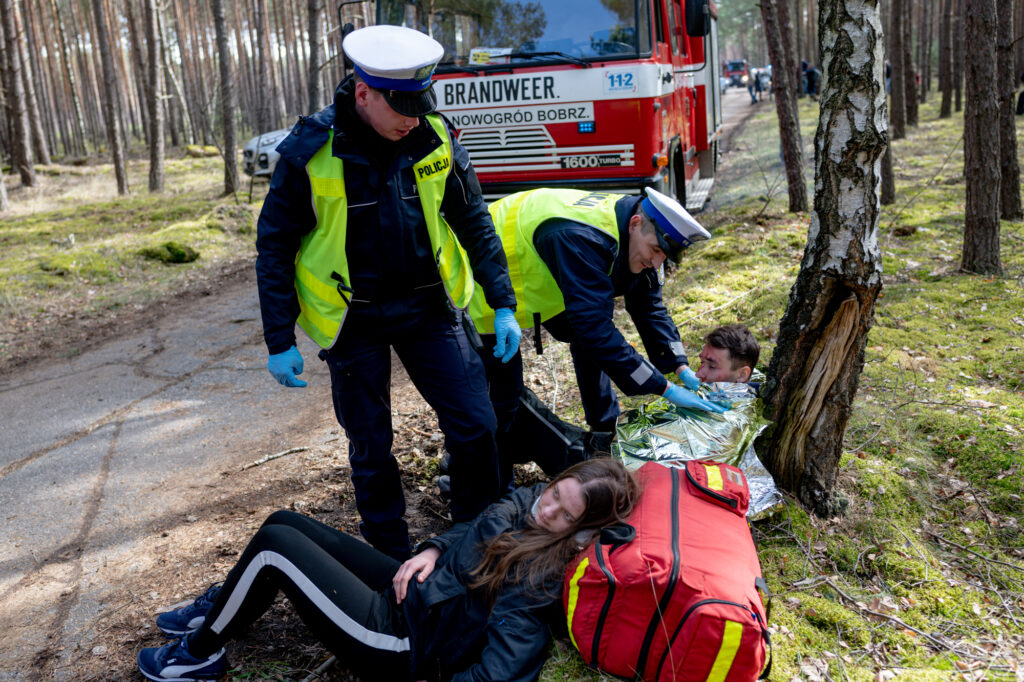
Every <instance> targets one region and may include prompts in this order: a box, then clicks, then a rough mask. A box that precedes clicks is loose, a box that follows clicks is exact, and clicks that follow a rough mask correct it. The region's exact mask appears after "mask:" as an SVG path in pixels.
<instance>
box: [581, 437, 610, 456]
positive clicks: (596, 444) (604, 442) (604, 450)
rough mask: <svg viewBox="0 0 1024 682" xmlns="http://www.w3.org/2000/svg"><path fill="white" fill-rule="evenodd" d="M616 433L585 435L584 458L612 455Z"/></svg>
mask: <svg viewBox="0 0 1024 682" xmlns="http://www.w3.org/2000/svg"><path fill="white" fill-rule="evenodd" d="M614 441H615V432H614V431H587V432H586V433H585V434H583V446H584V457H585V458H586V459H590V458H591V457H607V456H608V455H610V454H611V453H612V443H613V442H614Z"/></svg>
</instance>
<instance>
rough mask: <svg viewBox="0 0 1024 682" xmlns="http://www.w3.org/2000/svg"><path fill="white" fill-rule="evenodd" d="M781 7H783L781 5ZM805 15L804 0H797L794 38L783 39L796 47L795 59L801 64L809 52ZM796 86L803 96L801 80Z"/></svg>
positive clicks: (784, 1) (781, 0)
mask: <svg viewBox="0 0 1024 682" xmlns="http://www.w3.org/2000/svg"><path fill="white" fill-rule="evenodd" d="M776 2H779V3H782V4H786V3H787V2H788V0H776ZM786 6H787V7H788V5H786ZM779 9H782V6H781V5H780V7H779ZM803 16H804V6H803V0H796V2H795V6H794V7H793V20H794V24H795V25H794V27H793V33H792V35H793V40H792V41H789V40H788V39H785V38H784V39H783V42H784V43H786V44H787V45H788V46H789V47H794V46H795V47H796V52H794V56H795V57H796V61H795V63H796V64H799V63H800V62H801V61H803V60H804V59H806V57H805V55H806V54H807V48H806V47H805V46H804V30H803ZM780 23H781V19H780ZM781 30H782V31H783V33H785V29H781ZM772 68H773V69H774V67H772ZM796 86H797V88H798V89H799V96H800V97H802V96H803V94H804V93H803V88H802V87H801V85H800V81H797V82H796Z"/></svg>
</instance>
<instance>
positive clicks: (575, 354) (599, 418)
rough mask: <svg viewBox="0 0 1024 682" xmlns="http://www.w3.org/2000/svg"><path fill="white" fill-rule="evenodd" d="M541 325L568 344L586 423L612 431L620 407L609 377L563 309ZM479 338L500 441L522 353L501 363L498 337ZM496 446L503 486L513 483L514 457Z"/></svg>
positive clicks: (519, 378) (515, 402)
mask: <svg viewBox="0 0 1024 682" xmlns="http://www.w3.org/2000/svg"><path fill="white" fill-rule="evenodd" d="M543 326H544V329H546V330H547V331H548V333H549V334H551V336H552V337H554V338H555V339H556V340H558V341H561V342H563V343H568V344H569V353H570V354H571V355H572V364H573V369H575V371H576V383H577V385H578V386H579V389H580V399H581V400H582V402H583V415H584V418H585V419H586V420H587V425H588V426H589V427H590V428H591V430H593V431H605V432H609V431H615V422H616V420H617V419H618V417H619V412H620V410H619V398H618V396H617V395H616V394H615V389H614V388H613V386H612V381H611V379H610V378H609V377H608V375H607V374H605V373H604V371H603V370H602V369H601V367H600V365H598V363H597V362H596V361H595V360H594V359H593V358H591V357H590V355H589V354H588V353H587V350H586V345H585V344H584V343H582V342H581V341H579V340H578V339H576V338H575V337H574V335H573V333H572V328H571V327H570V325H569V320H568V317H567V316H566V315H565V314H564V313H563V314H561V315H556V316H555V317H553V318H551V319H550V320H548V321H547V322H545V323H544V324H543ZM481 340H482V342H483V349H482V351H481V353H480V354H481V357H482V359H483V361H484V365H485V366H486V367H487V384H488V391H489V395H490V399H491V403H492V405H494V413H495V415H496V416H497V420H498V431H497V433H498V436H497V437H498V440H499V443H500V441H501V439H502V437H503V435H504V434H506V433H508V430H509V428H510V427H511V426H512V422H513V421H514V420H515V416H516V411H517V410H518V408H519V396H520V395H522V393H523V356H522V352H519V353H516V354H515V356H514V357H513V358H512V359H511V360H509V361H508V362H507V363H504V364H503V363H502V362H501V359H500V358H496V357H494V344H495V342H496V340H497V337H495V336H494V335H493V334H484V335H481ZM525 344H526V342H524V345H525ZM498 450H499V452H500V453H502V455H501V456H500V458H499V464H498V468H499V471H500V478H501V486H502V489H503V490H506V489H507V488H509V487H511V486H512V484H513V481H512V464H513V461H510V459H511V458H510V457H509V456H508V450H507V449H505V448H501V447H499V448H498ZM514 461H516V462H518V461H531V460H530V458H529V457H526V458H525V459H523V458H519V457H516V458H515V459H514Z"/></svg>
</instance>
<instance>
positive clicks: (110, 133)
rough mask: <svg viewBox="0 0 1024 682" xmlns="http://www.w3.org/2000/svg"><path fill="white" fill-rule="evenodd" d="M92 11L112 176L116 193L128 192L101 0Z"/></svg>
mask: <svg viewBox="0 0 1024 682" xmlns="http://www.w3.org/2000/svg"><path fill="white" fill-rule="evenodd" d="M92 9H93V13H94V14H95V16H96V44H97V46H98V47H99V50H100V59H101V61H102V62H103V99H104V102H105V106H106V107H107V112H108V115H107V116H106V122H107V142H108V143H109V144H110V156H111V158H112V159H113V162H114V176H115V177H116V178H117V193H118V194H122V195H123V194H127V193H128V171H127V169H126V167H125V161H124V147H123V146H122V145H121V130H120V119H119V117H118V116H117V114H116V108H117V105H118V101H119V96H118V92H117V80H116V78H117V76H116V74H115V71H114V57H113V55H112V54H111V52H110V38H109V37H108V35H107V22H106V17H105V16H104V13H103V0H92Z"/></svg>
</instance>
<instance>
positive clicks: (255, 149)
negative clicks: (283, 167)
mask: <svg viewBox="0 0 1024 682" xmlns="http://www.w3.org/2000/svg"><path fill="white" fill-rule="evenodd" d="M289 132H291V128H282V129H281V130H275V131H273V132H270V133H263V134H262V135H257V136H256V137H254V138H252V139H251V140H249V141H248V142H247V143H246V145H245V148H243V149H242V170H243V171H244V172H245V173H246V175H252V176H254V177H258V176H264V175H265V176H268V177H269V176H270V175H273V174H274V167H275V166H277V160H278V159H279V158H281V155H280V154H278V153H277V145H279V144H281V141H282V140H284V138H285V137H286V136H287V135H288V133H289Z"/></svg>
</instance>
